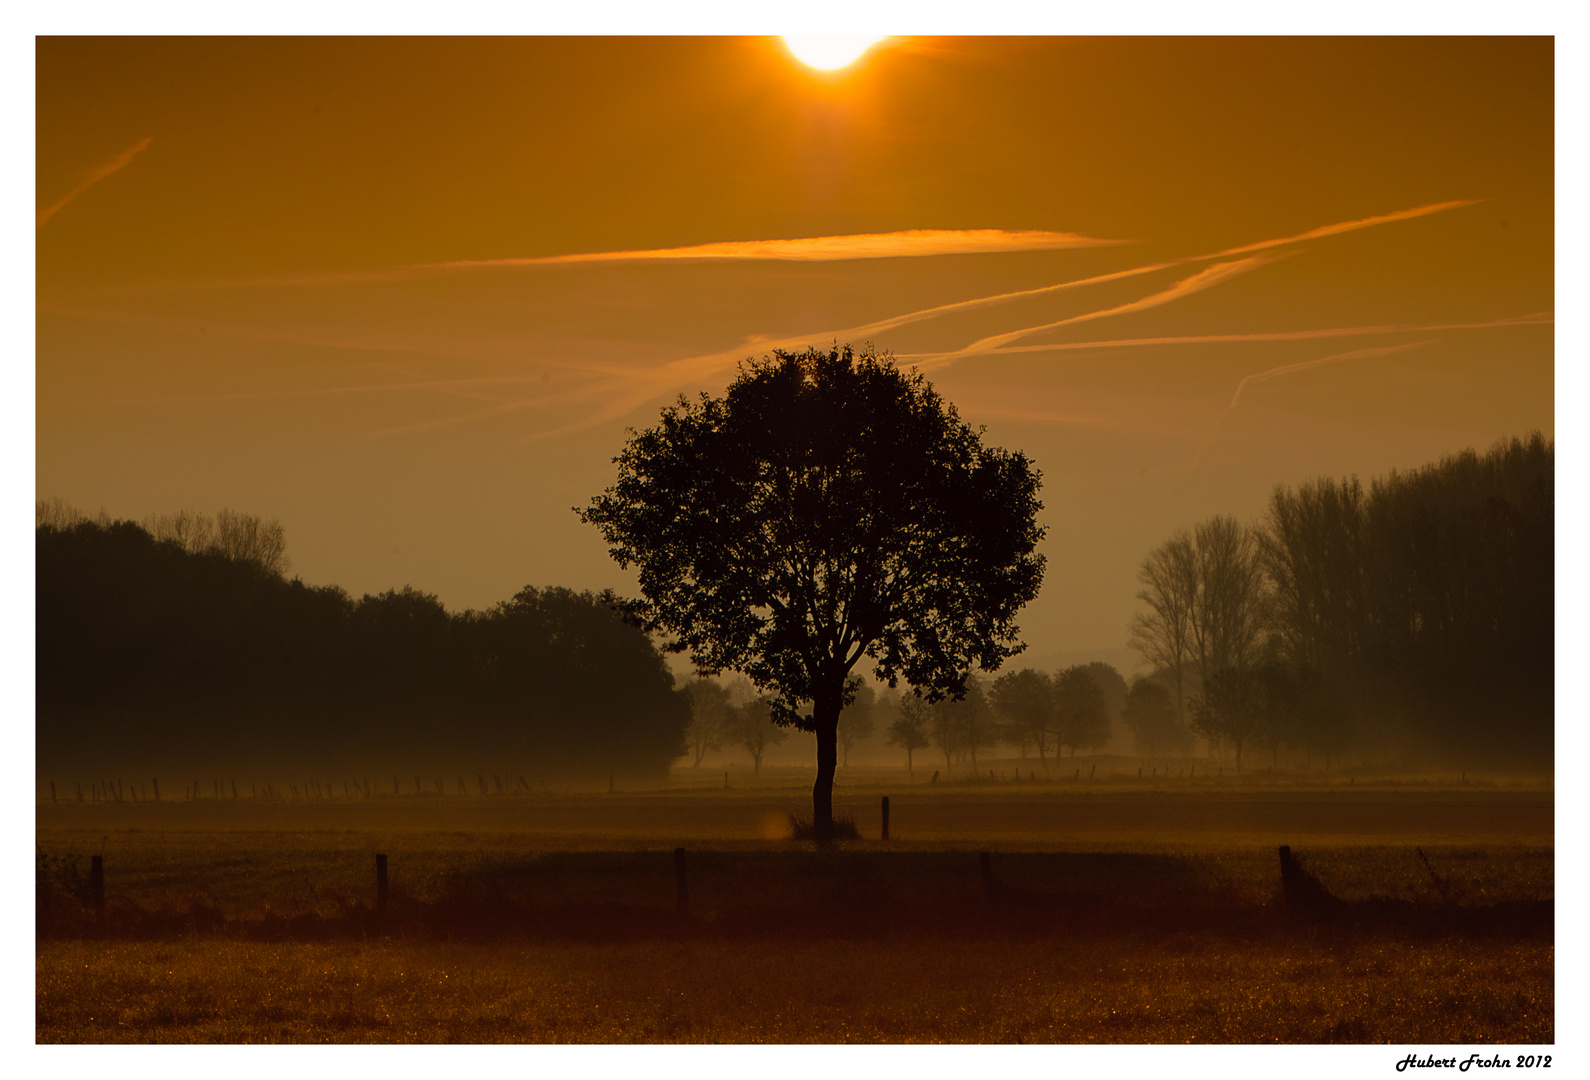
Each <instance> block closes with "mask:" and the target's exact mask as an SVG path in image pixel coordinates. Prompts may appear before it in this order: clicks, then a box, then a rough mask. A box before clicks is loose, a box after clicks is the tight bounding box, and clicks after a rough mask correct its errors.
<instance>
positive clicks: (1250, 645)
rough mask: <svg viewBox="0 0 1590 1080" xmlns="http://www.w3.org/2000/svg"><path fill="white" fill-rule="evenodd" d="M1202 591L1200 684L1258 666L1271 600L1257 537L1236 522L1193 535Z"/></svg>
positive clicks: (1210, 525)
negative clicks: (1232, 671) (1260, 558)
mask: <svg viewBox="0 0 1590 1080" xmlns="http://www.w3.org/2000/svg"><path fill="white" fill-rule="evenodd" d="M1193 546H1194V548H1195V550H1196V556H1197V560H1198V591H1197V594H1196V595H1197V598H1196V601H1195V603H1194V604H1193V619H1192V646H1193V655H1194V657H1195V659H1196V660H1197V662H1198V677H1199V682H1200V684H1205V683H1207V682H1208V680H1209V679H1210V677H1211V676H1212V675H1214V674H1215V673H1216V672H1218V671H1226V670H1229V669H1233V668H1242V667H1246V666H1249V665H1251V664H1253V663H1255V662H1257V660H1258V658H1259V655H1258V654H1259V650H1260V648H1261V647H1262V646H1263V644H1264V638H1265V635H1266V622H1265V616H1266V607H1267V599H1268V598H1267V596H1266V592H1265V587H1264V571H1263V568H1262V566H1261V565H1260V562H1259V546H1258V541H1257V537H1256V534H1255V533H1254V531H1253V530H1250V529H1247V528H1245V527H1243V526H1242V525H1240V524H1238V523H1237V519H1236V518H1233V517H1212V518H1210V519H1209V520H1208V521H1206V522H1204V523H1203V524H1201V525H1199V526H1198V527H1197V528H1196V529H1194V530H1193Z"/></svg>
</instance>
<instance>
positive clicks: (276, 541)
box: [213, 510, 288, 575]
mask: <svg viewBox="0 0 1590 1080" xmlns="http://www.w3.org/2000/svg"><path fill="white" fill-rule="evenodd" d="M213 550H215V551H216V552H218V553H219V554H221V555H225V556H226V557H227V558H229V559H235V560H237V561H238V562H251V563H254V564H256V565H258V566H259V567H260V568H261V569H263V570H265V571H266V572H268V573H271V574H277V575H280V574H282V573H284V572H286V570H287V567H288V562H287V537H286V532H285V531H284V530H283V529H282V526H281V522H279V521H277V520H276V519H275V518H272V519H271V520H270V521H265V520H264V519H262V518H259V517H257V516H255V515H254V514H240V513H237V512H236V511H233V510H222V511H221V512H220V513H219V514H216V515H215V544H214V545H213Z"/></svg>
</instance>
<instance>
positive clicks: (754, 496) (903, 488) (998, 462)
mask: <svg viewBox="0 0 1590 1080" xmlns="http://www.w3.org/2000/svg"><path fill="white" fill-rule="evenodd" d="M616 460H617V463H618V467H619V475H618V481H617V482H616V483H615V484H614V486H613V487H611V488H609V489H608V490H607V491H606V492H605V493H604V494H602V495H600V496H598V497H597V498H596V499H594V500H593V501H592V503H591V505H590V506H589V507H588V508H587V509H586V510H584V511H583V512H582V514H581V516H582V518H583V519H584V520H585V521H586V522H588V523H590V524H593V525H596V526H597V527H598V528H600V529H601V530H602V533H603V535H604V537H606V539H607V541H608V543H609V544H610V545H612V546H611V548H610V552H611V554H612V556H613V557H614V558H615V559H617V560H618V561H619V563H620V564H622V565H624V566H626V567H627V566H629V565H631V564H635V565H638V566H639V568H640V587H641V592H642V594H643V597H644V599H643V600H642V601H640V602H638V603H637V604H636V605H635V607H634V609H633V611H634V613H635V615H636V616H638V617H639V618H640V619H642V620H643V621H644V623H645V625H647V626H648V627H650V628H654V629H658V630H663V631H667V632H670V633H672V634H673V635H675V639H674V641H673V643H672V644H670V645H669V648H672V649H676V650H679V651H688V652H689V653H690V655H691V657H692V659H693V660H694V661H695V664H696V667H697V669H698V670H699V671H702V672H704V673H715V672H719V671H723V670H726V669H732V670H738V671H742V672H744V673H745V674H747V675H749V676H750V678H751V680H752V681H753V682H754V683H756V685H757V686H759V687H762V688H764V689H766V690H768V691H769V692H770V693H771V694H772V696H773V698H772V699H773V715H774V718H775V719H776V721H777V722H778V723H780V724H789V725H792V726H795V727H798V728H800V729H801V730H804V731H811V732H814V733H815V734H816V736H817V778H816V782H815V783H814V784H813V787H812V810H813V826H814V830H815V832H816V833H817V835H819V836H829V835H831V834H832V828H833V784H834V770H835V768H836V767H837V765H838V757H839V755H838V725H839V717H840V713H841V711H842V710H843V708H844V706H845V704H846V703H847V702H849V701H851V700H852V699H853V697H854V695H855V692H856V690H857V689H858V687H859V686H860V681H859V680H858V679H857V678H855V677H854V676H853V675H852V672H853V671H854V669H855V667H856V665H857V664H858V663H860V662H861V660H862V657H864V656H865V657H867V658H869V659H870V660H871V661H872V664H873V675H874V676H875V677H876V678H877V679H879V680H880V681H882V682H886V683H888V684H890V685H895V684H896V682H897V680H899V679H901V678H903V679H904V680H905V681H906V682H907V683H909V684H910V685H911V686H912V687H915V688H918V689H920V690H922V691H923V692H924V693H925V694H926V695H927V696H928V697H929V698H930V699H931V700H939V699H941V698H944V697H956V696H959V695H961V694H963V693H965V689H966V676H967V673H968V672H969V671H970V669H971V668H972V667H973V666H974V665H975V666H978V667H980V668H982V669H983V670H985V671H992V670H995V669H997V668H998V667H999V665H1000V663H1001V662H1002V661H1003V660H1004V659H1005V658H1006V657H1008V656H1011V655H1014V654H1015V653H1016V652H1017V651H1018V650H1019V649H1020V647H1021V646H1020V644H1019V642H1018V641H1017V637H1016V633H1017V631H1016V626H1015V615H1016V612H1017V611H1018V610H1019V609H1020V608H1021V606H1022V605H1023V604H1025V603H1026V602H1027V601H1028V600H1030V599H1032V598H1033V597H1034V596H1036V595H1037V591H1038V584H1039V582H1040V581H1041V580H1042V577H1043V558H1042V556H1040V555H1038V554H1037V553H1036V551H1035V548H1036V546H1037V543H1038V540H1039V539H1040V537H1041V536H1042V535H1043V529H1042V528H1041V527H1040V526H1039V525H1038V524H1037V521H1036V517H1037V512H1038V510H1039V509H1041V504H1040V503H1039V502H1038V499H1037V492H1038V484H1039V478H1038V473H1037V470H1036V469H1034V468H1033V467H1032V464H1031V463H1030V462H1029V461H1028V460H1027V458H1026V457H1025V456H1023V455H1022V454H1020V453H1009V452H1006V451H1004V450H999V449H994V448H989V447H985V446H983V444H982V439H981V436H980V434H979V433H978V432H977V431H975V430H974V429H972V428H970V427H968V426H967V425H966V424H964V423H963V422H961V420H960V418H959V417H958V416H957V414H956V412H955V410H954V408H953V407H952V406H950V405H949V404H948V403H946V402H945V401H944V400H943V399H942V398H941V397H939V395H938V394H937V393H936V392H934V390H933V388H932V387H931V386H930V385H929V384H928V382H927V380H926V379H925V378H923V377H922V376H921V375H918V374H915V373H911V374H906V373H903V372H901V371H900V370H899V369H898V368H896V367H895V365H894V363H893V361H892V360H890V359H888V358H887V357H878V356H876V355H874V354H873V353H872V351H871V350H870V348H869V349H867V350H865V351H863V352H861V353H859V354H858V353H856V352H854V351H852V349H851V348H850V347H849V346H848V345H847V346H845V347H843V348H837V347H836V348H834V349H831V350H828V351H822V350H817V349H812V350H810V351H807V352H805V353H800V354H795V353H787V352H776V353H775V354H774V355H773V356H771V357H768V358H765V359H763V360H760V361H749V362H747V364H746V365H745V366H744V367H742V369H741V373H740V377H739V378H738V379H736V380H735V382H734V383H733V384H732V385H731V386H730V387H729V389H728V391H727V393H726V394H725V396H723V397H722V398H713V397H710V396H708V395H706V394H703V395H702V396H701V397H700V398H699V399H697V400H695V401H691V400H687V399H684V398H681V399H680V401H679V402H678V404H677V405H675V406H673V407H672V408H670V409H667V410H666V411H665V412H664V413H663V416H662V422H661V423H660V424H659V425H658V426H657V427H654V428H652V429H650V430H648V431H645V432H642V433H640V434H639V435H636V436H635V437H633V438H632V439H631V440H630V441H629V443H628V444H627V445H626V446H625V448H624V450H623V452H622V453H621V454H620V456H619V457H618V458H617V459H616ZM808 708H809V709H810V711H809V712H808V711H805V710H806V709H808Z"/></svg>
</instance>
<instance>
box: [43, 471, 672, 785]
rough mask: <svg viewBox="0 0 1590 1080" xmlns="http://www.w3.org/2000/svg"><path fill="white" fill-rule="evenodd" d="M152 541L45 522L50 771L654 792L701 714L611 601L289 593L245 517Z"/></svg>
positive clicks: (138, 528) (295, 585)
mask: <svg viewBox="0 0 1590 1080" xmlns="http://www.w3.org/2000/svg"><path fill="white" fill-rule="evenodd" d="M147 524H148V527H146V526H145V525H139V524H137V523H134V522H131V521H111V520H109V519H107V518H104V517H103V516H101V517H100V518H96V519H92V520H91V519H87V518H84V517H83V516H82V515H78V514H75V513H72V512H70V511H69V510H67V509H65V508H63V507H61V506H60V504H59V503H56V504H41V506H40V509H39V518H38V527H37V530H36V544H37V606H36V628H37V674H38V680H37V732H38V759H39V763H40V765H41V767H42V766H45V765H50V766H56V765H60V766H67V765H76V764H79V763H113V762H118V761H121V762H129V763H142V764H148V765H151V766H155V765H168V764H169V765H171V766H174V767H175V766H179V765H188V764H193V765H208V764H217V765H220V764H227V765H230V766H232V767H234V768H241V767H245V766H247V765H250V764H256V765H260V764H266V763H276V762H280V763H295V764H313V765H316V766H346V767H350V768H354V769H360V768H367V769H376V768H390V769H396V770H398V771H402V772H405V773H410V772H414V771H416V770H420V771H424V772H426V774H427V775H429V773H430V772H431V771H434V770H435V769H446V770H453V769H455V768H456V769H459V770H463V771H465V772H466V773H468V774H469V775H473V774H474V773H475V772H476V771H478V770H479V769H480V768H483V767H488V766H490V765H492V764H493V763H495V764H496V765H497V766H498V767H499V768H500V769H501V770H503V771H507V772H510V773H511V774H513V775H519V774H521V773H523V774H527V775H529V776H530V777H532V778H537V777H539V778H546V777H549V776H556V777H585V778H591V779H595V778H600V779H602V780H605V779H606V778H607V776H608V775H609V774H617V775H619V776H623V777H647V776H649V777H657V776H661V775H662V774H664V773H665V772H666V770H667V768H668V766H669V765H670V764H671V763H672V762H673V760H674V759H675V758H676V757H677V756H678V755H679V754H680V753H682V752H683V732H684V728H685V724H686V722H687V721H688V719H689V705H688V703H687V701H686V700H685V698H684V696H683V695H682V694H681V693H680V692H679V691H677V690H675V689H674V687H673V678H672V676H671V674H670V673H669V671H668V668H667V665H666V663H665V662H664V659H663V656H662V654H661V653H660V652H659V651H658V650H657V649H656V648H655V646H654V645H653V644H652V642H651V641H650V639H649V638H647V636H646V635H645V634H644V633H642V632H641V631H640V630H637V629H635V628H634V627H632V626H630V625H628V624H626V623H625V622H624V621H623V620H622V619H621V618H620V617H619V615H618V614H616V613H615V610H614V607H613V600H612V598H611V597H609V596H606V595H602V596H598V595H592V594H590V593H574V592H571V591H569V590H567V589H560V588H548V589H535V588H526V589H524V590H523V591H521V592H520V593H519V594H517V595H516V596H514V597H513V598H512V599H511V600H508V601H505V602H503V603H500V604H498V605H496V606H495V607H493V608H491V609H490V610H488V611H484V612H479V611H466V612H463V613H461V614H452V613H449V612H448V611H446V610H445V609H444V608H443V606H442V605H441V603H439V602H438V600H437V599H436V597H435V596H432V595H430V594H427V593H424V592H420V591H418V590H416V589H413V588H409V587H405V588H403V589H401V590H392V591H388V592H385V593H382V594H380V595H378V596H371V595H366V596H363V597H361V598H359V599H357V600H356V599H354V598H352V597H351V596H349V595H348V594H347V593H346V592H344V591H343V590H342V589H340V588H337V587H335V586H326V587H312V586H309V585H306V584H304V583H303V582H302V581H299V580H297V579H294V580H287V579H285V578H284V577H283V575H282V568H283V567H284V566H285V565H286V558H285V545H284V544H283V543H281V542H280V541H281V530H280V526H279V525H277V524H276V523H274V522H264V521H260V520H259V519H257V518H252V517H250V516H249V515H242V514H228V513H223V514H221V515H218V517H217V518H215V519H207V518H203V517H201V516H199V515H173V516H172V517H169V518H165V519H152V520H151V521H150V522H149V523H147Z"/></svg>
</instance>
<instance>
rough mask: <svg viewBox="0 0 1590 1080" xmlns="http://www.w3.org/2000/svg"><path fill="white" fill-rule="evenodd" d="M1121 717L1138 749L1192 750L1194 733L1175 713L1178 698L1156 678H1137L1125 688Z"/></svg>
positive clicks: (1148, 752) (1154, 752)
mask: <svg viewBox="0 0 1590 1080" xmlns="http://www.w3.org/2000/svg"><path fill="white" fill-rule="evenodd" d="M1121 721H1122V723H1124V724H1125V725H1126V729H1127V730H1128V731H1129V732H1131V734H1132V746H1133V749H1134V750H1136V752H1137V753H1139V754H1142V755H1145V756H1150V757H1160V756H1171V755H1174V756H1184V755H1186V754H1190V753H1192V733H1191V732H1190V731H1188V730H1187V728H1186V726H1185V725H1184V724H1183V723H1182V722H1181V720H1180V719H1179V718H1178V717H1177V715H1176V699H1175V697H1174V696H1172V694H1171V692H1170V690H1169V689H1168V688H1167V687H1166V686H1165V684H1164V683H1163V682H1161V681H1160V680H1159V679H1157V678H1146V679H1145V678H1137V679H1134V680H1132V686H1131V688H1130V689H1129V690H1127V692H1126V702H1125V704H1124V705H1123V706H1122V708H1121Z"/></svg>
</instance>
